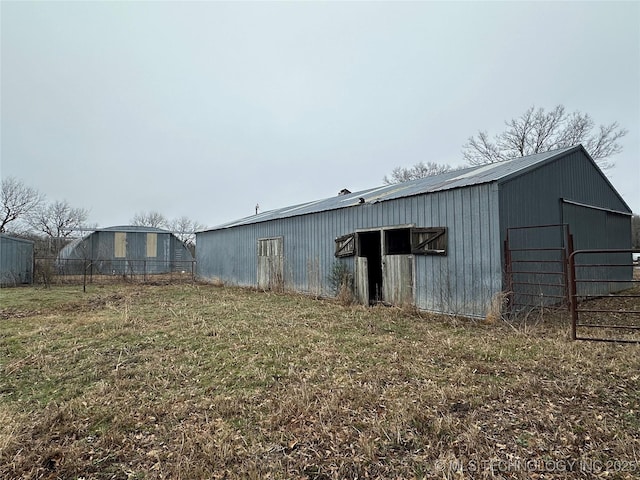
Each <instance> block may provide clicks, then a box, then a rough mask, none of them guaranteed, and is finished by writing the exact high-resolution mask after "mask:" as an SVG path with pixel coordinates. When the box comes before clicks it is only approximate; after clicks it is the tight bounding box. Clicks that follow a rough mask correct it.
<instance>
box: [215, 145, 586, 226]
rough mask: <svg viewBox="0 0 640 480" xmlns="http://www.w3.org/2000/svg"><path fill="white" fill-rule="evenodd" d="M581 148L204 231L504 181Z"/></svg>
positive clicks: (384, 188)
mask: <svg viewBox="0 0 640 480" xmlns="http://www.w3.org/2000/svg"><path fill="white" fill-rule="evenodd" d="M582 148H583V147H582V146H581V145H578V146H574V147H567V148H562V149H558V150H552V151H549V152H544V153H537V154H535V155H528V156H526V157H520V158H514V159H513V160H507V161H505V162H500V163H492V164H490V165H481V166H477V167H469V168H464V169H460V170H454V171H451V172H446V173H442V174H440V175H433V176H430V177H425V178H420V179H417V180H411V181H409V182H403V183H397V184H393V185H384V186H381V187H375V188H371V189H368V190H362V191H359V192H354V193H349V194H347V195H338V196H335V197H330V198H325V199H321V200H315V201H312V202H307V203H301V204H298V205H293V206H289V207H284V208H278V209H275V210H269V211H266V212H262V213H259V214H257V215H251V216H249V217H245V218H241V219H239V220H235V221H232V222H228V223H224V224H222V225H218V226H216V227H213V228H209V229H206V230H204V231H210V230H220V229H223V228H231V227H237V226H240V225H249V224H253V223H260V222H267V221H269V220H275V219H280V218H287V217H295V216H298V215H306V214H310V213H318V212H324V211H327V210H337V209H340V208H347V207H354V206H356V205H360V204H362V203H378V202H384V201H387V200H393V199H396V198H402V197H411V196H414V195H421V194H425V193H432V192H439V191H443V190H451V189H454V188H463V187H467V186H471V185H479V184H482V183H490V182H497V181H504V180H506V179H507V178H511V177H513V176H515V175H522V174H523V173H525V172H526V171H528V170H531V169H532V168H537V167H538V166H540V165H542V164H544V163H546V162H548V161H552V160H553V159H555V158H556V157H559V156H561V155H563V154H565V153H567V152H569V151H571V150H575V149H582Z"/></svg>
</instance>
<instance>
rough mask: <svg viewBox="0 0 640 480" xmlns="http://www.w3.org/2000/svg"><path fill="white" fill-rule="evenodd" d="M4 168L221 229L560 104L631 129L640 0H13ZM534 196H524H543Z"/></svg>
mask: <svg viewBox="0 0 640 480" xmlns="http://www.w3.org/2000/svg"><path fill="white" fill-rule="evenodd" d="M0 15H1V28H2V30H1V40H2V49H1V54H2V57H1V68H2V70H1V80H2V86H1V94H2V97H1V101H2V104H1V113H2V118H1V122H2V123H1V172H0V173H1V174H2V176H3V177H5V176H14V177H17V178H19V179H21V180H22V181H23V182H24V183H26V184H27V185H29V186H32V187H34V188H36V189H38V190H39V191H41V192H42V193H44V194H46V196H47V198H48V199H49V200H63V199H66V200H68V201H69V202H70V203H71V205H72V206H74V207H84V208H86V209H87V210H89V212H90V218H89V221H90V223H97V224H98V225H99V226H101V227H108V226H112V225H122V224H128V223H130V220H131V218H132V217H133V216H134V214H135V213H136V212H142V211H150V210H155V211H158V212H161V213H163V214H164V215H165V216H167V217H169V218H171V217H177V216H182V215H187V216H189V217H190V218H191V219H193V220H197V221H198V222H200V223H201V224H204V225H207V226H213V225H217V224H220V223H223V222H226V221H229V220H233V219H236V218H240V217H244V216H247V215H251V214H252V213H254V207H255V205H256V203H259V204H260V207H261V210H270V209H273V208H279V207H284V206H288V205H293V204H297V203H302V202H306V201H310V200H315V199H320V198H325V197H329V196H333V195H336V194H337V192H338V191H339V190H341V189H342V188H345V187H346V188H349V189H350V190H352V191H357V190H361V189H365V188H370V187H375V186H377V185H381V184H382V178H383V176H384V175H385V174H388V173H390V171H391V170H392V169H393V167H395V166H399V165H400V166H411V165H413V164H415V163H417V162H419V161H425V162H427V161H432V162H439V163H449V164H452V165H462V164H463V159H462V154H461V151H462V145H463V144H464V143H465V141H466V140H467V138H468V137H469V136H471V135H474V134H476V133H477V131H478V130H480V129H482V130H488V131H489V133H498V132H499V131H501V130H502V129H503V128H504V121H505V120H508V119H510V118H513V117H516V116H519V115H520V114H521V113H523V112H524V111H525V110H526V109H527V108H528V107H530V106H532V105H535V106H537V107H543V108H545V109H547V110H548V109H552V108H553V107H554V106H556V105H558V104H563V105H565V107H566V108H567V110H568V111H575V110H580V111H582V112H586V113H588V114H590V115H591V116H592V118H593V119H594V120H595V122H596V123H597V124H609V123H611V122H614V121H617V122H619V123H620V125H621V126H623V127H624V128H626V129H628V130H629V134H628V135H627V136H626V137H624V138H623V139H622V144H623V147H624V151H623V153H621V154H619V155H617V156H615V157H614V158H613V160H615V162H616V164H617V166H616V167H615V168H614V169H612V170H609V171H608V172H607V175H608V176H609V178H610V180H611V182H612V183H613V185H614V186H615V187H616V188H617V190H618V191H619V192H620V194H621V195H622V196H623V198H624V199H625V201H626V202H627V203H628V204H629V206H630V207H631V209H632V210H633V211H634V212H636V213H638V212H640V3H639V2H625V3H614V2H603V3H599V2H585V3H580V2H562V3H560V2H557V3H555V2H554V3H542V2H533V3H527V2H507V3H497V2H490V3H489V2H487V3H482V2H475V3H462V2H460V3H454V2H447V3H435V2H410V3H398V2H388V3H386V2H371V3H368V2H345V3H341V2H327V3H324V2H323V3H320V2H259V3H249V2H229V3H222V2H91V1H85V2H33V3H31V2H15V3H14V2H10V1H2V2H0ZM527 200H528V199H523V201H527Z"/></svg>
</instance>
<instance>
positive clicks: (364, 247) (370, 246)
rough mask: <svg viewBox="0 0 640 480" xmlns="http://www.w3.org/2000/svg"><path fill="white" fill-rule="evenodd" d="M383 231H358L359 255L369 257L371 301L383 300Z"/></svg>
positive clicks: (368, 269) (368, 274) (368, 273)
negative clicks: (381, 236)
mask: <svg viewBox="0 0 640 480" xmlns="http://www.w3.org/2000/svg"><path fill="white" fill-rule="evenodd" d="M380 235H381V232H380V231H373V232H360V233H358V256H359V257H365V258H366V259H367V280H368V284H369V303H375V302H378V301H380V300H382V247H381V241H380V240H381V238H380Z"/></svg>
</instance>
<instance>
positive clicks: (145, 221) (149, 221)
mask: <svg viewBox="0 0 640 480" xmlns="http://www.w3.org/2000/svg"><path fill="white" fill-rule="evenodd" d="M131 224H132V225H138V226H141V227H155V228H166V227H167V226H168V224H169V222H168V221H167V217H165V216H164V215H162V214H161V213H158V212H154V211H151V212H140V213H136V214H135V215H134V216H133V218H132V219H131Z"/></svg>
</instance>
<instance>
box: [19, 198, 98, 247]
mask: <svg viewBox="0 0 640 480" xmlns="http://www.w3.org/2000/svg"><path fill="white" fill-rule="evenodd" d="M88 217H89V212H88V211H87V210H86V209H84V208H74V207H71V205H69V202H67V201H66V200H62V201H60V200H57V201H55V202H53V203H51V204H49V205H41V206H40V207H39V208H38V209H36V211H35V212H34V213H33V214H31V215H30V217H29V223H30V225H31V226H32V228H33V229H35V230H37V231H38V232H42V233H44V234H45V236H47V237H48V238H50V239H51V240H53V241H54V250H55V253H57V252H58V251H59V250H60V248H62V246H63V245H62V244H63V242H64V241H65V240H67V239H68V238H69V237H71V236H72V234H73V233H74V232H76V231H78V230H81V229H82V228H83V225H84V223H85V222H86V220H87V218H88Z"/></svg>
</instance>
